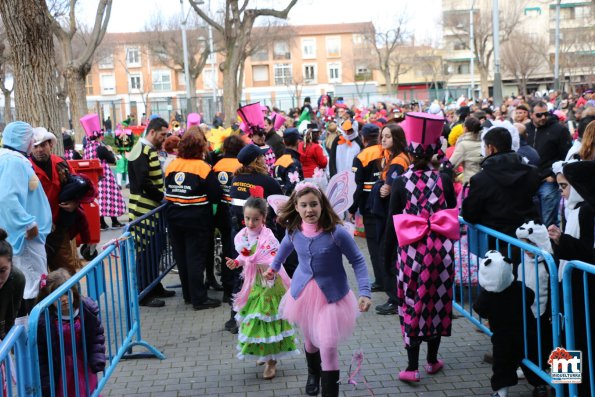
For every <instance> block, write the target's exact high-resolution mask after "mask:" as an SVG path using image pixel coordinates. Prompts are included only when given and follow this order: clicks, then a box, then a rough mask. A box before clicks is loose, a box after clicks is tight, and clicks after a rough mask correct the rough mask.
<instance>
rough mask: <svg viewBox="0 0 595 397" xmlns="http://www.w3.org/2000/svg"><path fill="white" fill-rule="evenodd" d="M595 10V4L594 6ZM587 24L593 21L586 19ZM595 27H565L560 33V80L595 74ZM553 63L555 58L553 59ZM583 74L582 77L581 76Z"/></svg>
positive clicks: (594, 9) (591, 76)
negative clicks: (594, 51)
mask: <svg viewBox="0 0 595 397" xmlns="http://www.w3.org/2000/svg"><path fill="white" fill-rule="evenodd" d="M593 12H595V6H594V7H593ZM585 22H586V23H585V25H589V24H592V22H590V21H589V22H587V21H585ZM594 30H595V29H593V28H591V29H585V28H579V29H564V30H563V31H562V32H561V35H560V80H561V81H562V82H564V81H568V80H572V79H579V78H582V77H584V78H585V81H586V80H587V78H588V77H590V78H591V79H593V76H595V55H594V54H593V44H592V43H593V42H595V31H594ZM551 63H552V64H553V58H552V59H551ZM580 76H582V77H580Z"/></svg>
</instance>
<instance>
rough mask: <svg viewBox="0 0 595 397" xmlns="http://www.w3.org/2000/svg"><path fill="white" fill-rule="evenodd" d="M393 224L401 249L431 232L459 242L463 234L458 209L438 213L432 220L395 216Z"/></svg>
mask: <svg viewBox="0 0 595 397" xmlns="http://www.w3.org/2000/svg"><path fill="white" fill-rule="evenodd" d="M393 224H394V226H395V232H396V233H397V238H398V240H399V247H402V246H404V245H409V244H411V243H414V242H416V241H417V240H420V239H421V238H422V237H424V236H427V234H428V233H429V232H430V231H433V232H435V233H437V234H440V235H443V236H445V237H447V238H449V239H451V240H458V239H459V238H460V234H461V229H460V227H459V210H458V209H456V208H450V209H446V210H442V211H438V212H436V213H434V214H432V216H430V218H424V217H421V216H417V215H409V214H399V215H394V216H393Z"/></svg>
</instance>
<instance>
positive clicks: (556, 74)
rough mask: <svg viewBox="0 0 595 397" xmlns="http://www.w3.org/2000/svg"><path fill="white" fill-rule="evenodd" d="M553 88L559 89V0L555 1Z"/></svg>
mask: <svg viewBox="0 0 595 397" xmlns="http://www.w3.org/2000/svg"><path fill="white" fill-rule="evenodd" d="M554 89H555V90H556V91H558V90H560V0H557V1H556V51H555V53H554Z"/></svg>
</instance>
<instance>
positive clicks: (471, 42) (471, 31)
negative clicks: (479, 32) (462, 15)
mask: <svg viewBox="0 0 595 397" xmlns="http://www.w3.org/2000/svg"><path fill="white" fill-rule="evenodd" d="M470 1H471V8H470V9H469V51H470V52H471V59H470V60H469V63H470V65H469V72H470V74H471V89H470V90H469V91H470V92H469V99H473V97H474V96H475V32H474V29H473V11H474V10H473V6H474V5H475V0H470Z"/></svg>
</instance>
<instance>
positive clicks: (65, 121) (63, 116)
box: [58, 93, 70, 129]
mask: <svg viewBox="0 0 595 397" xmlns="http://www.w3.org/2000/svg"><path fill="white" fill-rule="evenodd" d="M58 104H59V106H60V123H61V124H62V126H63V127H64V128H67V129H69V128H70V123H69V121H70V119H69V118H68V104H67V103H66V94H64V93H59V94H58Z"/></svg>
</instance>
